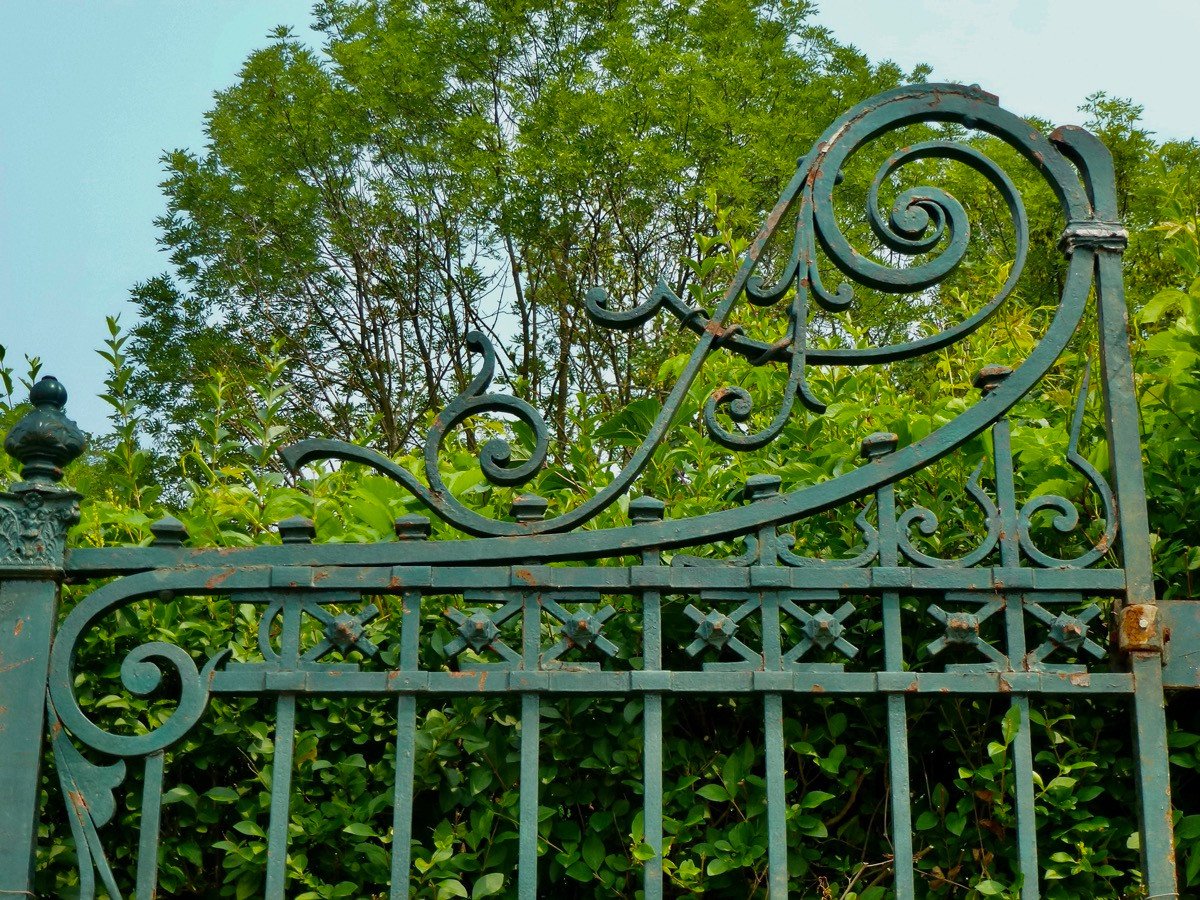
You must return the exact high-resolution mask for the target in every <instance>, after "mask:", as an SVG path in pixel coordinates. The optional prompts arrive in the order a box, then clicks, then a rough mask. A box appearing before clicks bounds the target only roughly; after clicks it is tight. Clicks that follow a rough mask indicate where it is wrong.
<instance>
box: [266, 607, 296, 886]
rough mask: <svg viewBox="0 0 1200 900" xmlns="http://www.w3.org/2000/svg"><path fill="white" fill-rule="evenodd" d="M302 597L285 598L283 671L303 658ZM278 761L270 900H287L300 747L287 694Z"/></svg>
mask: <svg viewBox="0 0 1200 900" xmlns="http://www.w3.org/2000/svg"><path fill="white" fill-rule="evenodd" d="M303 602H304V601H303V598H302V597H301V595H300V594H295V593H289V594H285V595H284V598H283V625H282V630H281V634H280V652H279V656H280V668H282V669H293V670H294V669H295V668H296V666H297V663H298V661H299V658H300V617H301V612H302V606H303ZM275 710H276V712H275V757H274V759H273V760H272V764H271V813H270V816H271V818H270V823H269V826H268V830H267V883H266V890H265V894H266V896H267V897H268V898H269V900H283V896H284V890H285V888H286V887H287V848H288V821H289V819H290V818H291V815H290V807H291V795H292V756H293V751H294V750H295V745H296V695H295V693H292V692H285V693H281V694H280V695H279V699H278V701H277V702H276V705H275Z"/></svg>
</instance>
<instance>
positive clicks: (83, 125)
mask: <svg viewBox="0 0 1200 900" xmlns="http://www.w3.org/2000/svg"><path fill="white" fill-rule="evenodd" d="M820 6H821V11H820V14H819V17H818V21H819V22H820V23H821V24H823V25H826V26H827V27H829V28H831V29H832V30H833V31H834V33H835V34H836V35H837V37H838V38H840V39H841V40H843V41H845V42H847V43H851V44H854V45H855V46H857V47H859V48H860V49H861V50H863V51H864V52H866V53H867V54H868V56H870V57H871V58H872V59H883V58H891V59H894V60H896V61H897V62H898V63H900V64H901V66H902V67H903V68H905V69H906V70H907V69H911V68H912V67H913V66H914V65H916V64H917V63H919V62H928V63H930V64H932V65H933V67H934V77H935V78H938V79H945V80H954V81H967V82H978V83H979V84H981V85H982V86H983V87H984V88H986V89H987V90H989V91H991V92H993V93H996V94H999V95H1000V100H1001V102H1002V103H1003V104H1004V105H1005V106H1007V107H1009V108H1010V109H1013V110H1014V111H1016V112H1018V113H1022V114H1026V115H1037V116H1041V117H1043V118H1046V119H1049V120H1051V121H1054V122H1056V123H1059V124H1065V123H1069V122H1078V121H1079V116H1078V114H1077V113H1076V112H1075V110H1076V108H1077V107H1078V106H1079V104H1080V103H1081V102H1082V101H1083V99H1084V98H1085V97H1086V96H1087V95H1088V94H1089V93H1091V92H1093V91H1096V90H1105V91H1108V92H1109V93H1110V94H1113V95H1117V96H1128V97H1132V98H1134V100H1136V101H1137V102H1138V103H1141V104H1143V105H1144V106H1145V107H1146V116H1145V121H1146V124H1147V126H1148V127H1149V128H1151V129H1152V130H1154V131H1155V132H1156V133H1157V134H1158V135H1159V136H1160V137H1163V138H1187V137H1195V136H1200V104H1198V103H1197V102H1196V99H1195V96H1194V90H1195V87H1194V82H1195V78H1194V66H1195V53H1196V50H1195V41H1196V35H1198V34H1200V0H1142V2H1140V3H1138V4H1137V5H1136V6H1130V5H1129V4H1128V3H1117V2H1112V0H1054V2H1050V0H987V2H984V0H821V2H820ZM309 8H310V7H309V4H308V3H307V2H305V0H288V2H285V0H205V2H200V0H92V2H87V3H85V2H82V0H77V2H67V0H60V2H31V0H0V344H3V345H4V346H5V347H6V348H7V349H8V360H9V363H10V364H11V365H14V367H15V368H17V369H18V370H19V371H23V360H22V355H23V354H26V353H27V354H30V355H34V354H37V355H40V356H41V357H42V359H43V361H44V363H45V369H44V372H46V373H49V374H54V375H57V376H58V377H59V378H61V379H62V380H63V381H64V383H65V384H66V385H67V387H68V389H69V390H70V391H71V394H72V400H71V403H70V405H69V407H68V409H69V411H70V412H71V414H72V415H73V416H74V417H75V418H76V419H78V421H79V423H80V424H81V425H82V426H83V427H84V428H86V429H88V430H92V431H103V430H105V428H106V423H105V407H104V406H103V404H102V403H101V402H100V401H99V400H97V399H96V398H95V397H94V396H93V395H94V394H95V393H96V392H98V391H99V390H100V389H102V380H103V377H104V373H105V363H104V362H103V361H102V360H101V359H100V358H99V357H98V356H97V355H96V353H95V350H96V349H97V348H98V347H100V345H101V342H102V341H103V339H104V337H105V336H106V333H107V332H106V331H105V327H104V318H105V316H106V315H114V314H117V313H121V314H122V316H123V320H124V321H126V322H128V321H130V320H131V317H132V315H133V310H132V307H131V306H130V305H129V302H128V292H129V288H130V286H131V285H133V284H134V283H135V282H137V281H139V280H143V279H145V278H148V277H150V276H153V275H155V274H158V273H159V272H162V271H164V270H165V269H166V268H167V261H166V259H165V258H164V257H163V255H162V254H161V253H160V252H159V251H158V248H157V245H156V244H155V238H156V232H155V229H154V226H153V219H154V217H155V216H157V215H159V214H160V213H161V212H162V210H163V202H162V198H161V195H160V193H159V189H158V183H159V181H160V180H161V178H162V172H161V165H160V163H159V157H160V155H161V154H162V152H163V151H164V150H167V149H172V148H176V147H190V148H197V149H198V148H200V147H201V146H202V144H203V114H204V112H205V110H207V109H208V108H209V106H210V105H211V98H212V93H213V91H215V90H219V89H221V88H223V87H225V86H227V85H229V84H230V83H231V82H232V81H233V80H234V78H235V77H236V75H237V71H238V69H239V67H240V65H241V63H242V61H243V60H244V58H245V57H246V55H247V54H248V53H249V52H250V51H251V50H252V49H254V48H255V47H258V46H261V45H262V44H263V43H265V41H266V37H267V34H268V33H269V32H270V31H271V30H272V28H273V27H274V26H276V25H279V24H286V25H291V26H293V27H294V28H295V29H296V30H297V31H298V32H301V33H304V32H307V27H308V21H309ZM1189 72H1192V73H1193V74H1190V75H1189V74H1188V73H1189ZM821 124H824V123H821Z"/></svg>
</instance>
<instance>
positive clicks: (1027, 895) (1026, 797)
mask: <svg viewBox="0 0 1200 900" xmlns="http://www.w3.org/2000/svg"><path fill="white" fill-rule="evenodd" d="M1006 375H1007V372H1004V373H1003V374H1000V377H999V379H998V380H996V381H993V382H991V383H989V384H984V385H983V391H984V393H985V394H986V393H987V391H988V390H990V389H991V387H992V386H993V385H995V384H998V383H999V380H1002V379H1003V378H1004V377H1005V376H1006ZM992 449H993V456H994V462H995V476H996V505H997V507H998V508H999V510H1000V565H1001V566H1004V567H1005V568H1016V567H1017V566H1019V565H1020V564H1021V544H1020V532H1019V531H1018V530H1017V496H1016V487H1015V485H1014V483H1013V458H1012V426H1011V424H1010V423H1009V421H1008V418H1007V417H1004V418H1001V419H998V420H997V421H996V424H995V425H993V426H992ZM1004 625H1005V637H1006V643H1007V647H1008V667H1009V669H1010V670H1011V669H1018V670H1020V669H1024V668H1025V606H1024V600H1023V598H1022V596H1021V595H1020V594H1017V593H1013V592H1007V593H1006V594H1005V603H1004ZM1010 708H1015V709H1016V710H1017V733H1016V734H1015V735H1014V736H1013V742H1012V761H1013V793H1014V795H1015V799H1016V807H1017V855H1018V859H1019V860H1020V866H1021V900H1037V898H1038V897H1040V896H1041V890H1040V887H1039V872H1038V849H1037V808H1036V806H1035V804H1034V795H1033V731H1032V726H1031V724H1030V722H1029V697H1027V696H1020V697H1013V698H1012V700H1011V701H1010Z"/></svg>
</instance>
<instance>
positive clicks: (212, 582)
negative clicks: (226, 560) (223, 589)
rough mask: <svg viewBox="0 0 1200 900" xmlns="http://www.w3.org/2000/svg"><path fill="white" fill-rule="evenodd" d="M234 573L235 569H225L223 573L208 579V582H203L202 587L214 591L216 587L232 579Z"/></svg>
mask: <svg viewBox="0 0 1200 900" xmlns="http://www.w3.org/2000/svg"><path fill="white" fill-rule="evenodd" d="M236 571H237V569H226V570H225V571H224V572H219V573H217V574H216V575H214V576H212V577H211V578H210V579H208V581H206V582H204V587H205V588H206V589H208V590H210V591H212V590H216V589H217V588H218V587H220V586H221V585H223V584H224V583H225V582H226V581H228V580H229V579H230V578H232V577H233V573H234V572H236Z"/></svg>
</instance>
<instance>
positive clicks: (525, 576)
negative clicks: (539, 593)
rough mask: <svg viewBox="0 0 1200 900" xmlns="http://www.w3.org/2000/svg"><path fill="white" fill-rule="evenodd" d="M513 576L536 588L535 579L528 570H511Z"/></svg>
mask: <svg viewBox="0 0 1200 900" xmlns="http://www.w3.org/2000/svg"><path fill="white" fill-rule="evenodd" d="M513 575H515V576H517V578H519V579H521V580H522V581H523V582H525V583H526V584H527V585H529V586H530V587H537V579H536V578H534V577H533V573H532V572H530V571H529V570H528V569H513Z"/></svg>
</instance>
